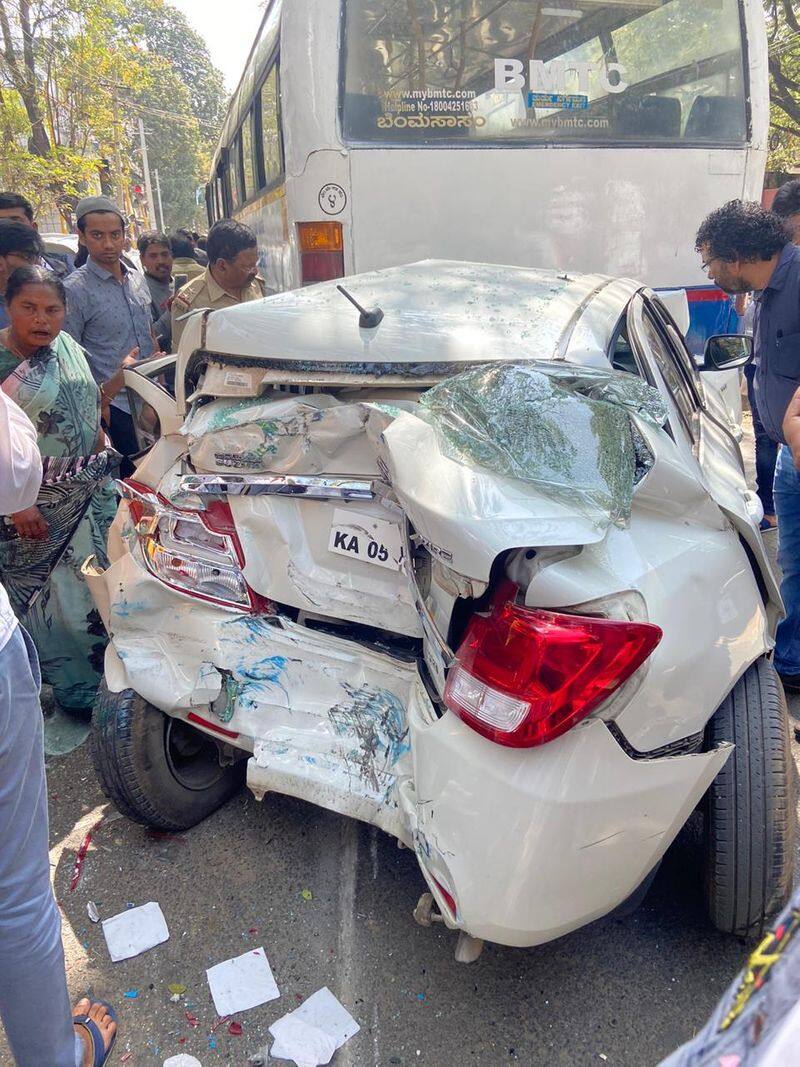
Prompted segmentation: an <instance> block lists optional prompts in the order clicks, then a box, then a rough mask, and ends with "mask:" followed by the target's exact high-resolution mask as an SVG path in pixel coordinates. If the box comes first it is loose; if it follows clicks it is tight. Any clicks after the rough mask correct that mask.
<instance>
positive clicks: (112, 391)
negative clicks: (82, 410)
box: [100, 348, 139, 425]
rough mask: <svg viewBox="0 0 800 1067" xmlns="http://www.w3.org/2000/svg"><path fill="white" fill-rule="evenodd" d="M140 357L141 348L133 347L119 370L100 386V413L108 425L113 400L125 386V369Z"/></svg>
mask: <svg viewBox="0 0 800 1067" xmlns="http://www.w3.org/2000/svg"><path fill="white" fill-rule="evenodd" d="M138 358H139V349H138V348H132V349H131V350H130V352H129V353H128V354H127V356H125V358H124V359H123V360H122V364H121V366H120V368H119V370H118V371H116V372H115V373H114V374H112V375H111V377H110V378H109V379H108V381H105V382H103V384H102V385H101V386H100V413H101V416H102V419H103V422H104V423H105V424H106V425H108V420H109V418H110V416H111V401H112V400H113V399H114V397H115V396H116V395H117V393H119V392H121V391H122V389H123V388H124V386H125V369H126V368H127V367H132V366H133V365H134V364H135V363H136V362H137V360H138Z"/></svg>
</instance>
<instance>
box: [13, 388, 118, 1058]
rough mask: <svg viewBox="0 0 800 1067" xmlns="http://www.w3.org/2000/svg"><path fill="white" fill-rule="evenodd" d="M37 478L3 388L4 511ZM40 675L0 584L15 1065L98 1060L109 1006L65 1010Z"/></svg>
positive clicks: (22, 499)
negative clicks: (40, 701) (48, 804)
mask: <svg viewBox="0 0 800 1067" xmlns="http://www.w3.org/2000/svg"><path fill="white" fill-rule="evenodd" d="M41 478H42V461H41V459H40V458H39V449H38V447H37V444H36V430H35V429H34V428H33V425H32V424H31V422H30V420H29V419H28V416H27V415H26V414H25V413H24V412H23V411H22V410H21V408H19V407H17V405H16V404H15V403H14V402H13V401H12V400H10V399H9V398H8V397H7V396H6V395H5V393H4V392H3V391H2V389H0V516H2V515H13V514H14V513H15V512H18V511H22V510H23V509H24V508H29V507H30V506H31V505H32V504H33V503H34V501H35V500H36V496H37V493H38V491H39V483H40V481H41ZM0 521H2V520H0ZM39 684H40V676H39V664H38V660H37V658H36V649H35V648H34V647H33V642H32V641H31V639H30V638H29V637H28V635H27V634H26V633H25V631H24V630H23V629H22V627H21V626H20V625H19V624H18V623H17V620H16V618H15V617H14V614H13V612H12V610H11V606H10V604H9V601H8V596H7V594H6V591H5V589H4V588H3V586H2V584H0V1018H2V1021H3V1026H4V1027H5V1031H6V1037H7V1038H8V1043H9V1045H10V1046H11V1053H12V1055H13V1057H14V1062H15V1063H16V1064H17V1065H18V1067H102V1065H103V1064H104V1063H105V1062H106V1060H107V1059H108V1056H109V1054H110V1052H111V1048H112V1046H113V1043H114V1037H115V1034H116V1029H117V1026H116V1022H115V1017H114V1013H113V1011H111V1009H110V1008H109V1007H108V1005H106V1004H104V1003H103V1002H102V1001H98V1002H95V1003H94V1004H93V1003H91V1002H90V1001H89V999H88V997H86V998H84V999H83V1000H81V1001H80V1002H79V1003H78V1004H77V1005H76V1007H75V1010H74V1011H71V1010H70V1006H69V999H68V997H67V976H66V974H65V971H64V950H63V948H62V947H61V920H60V919H59V915H58V909H57V907H56V902H55V898H54V896H53V890H52V887H51V885H50V858H49V854H48V849H49V847H50V842H49V833H48V825H47V783H46V781H45V775H44V745H43V723H42V709H41V706H40V704H39Z"/></svg>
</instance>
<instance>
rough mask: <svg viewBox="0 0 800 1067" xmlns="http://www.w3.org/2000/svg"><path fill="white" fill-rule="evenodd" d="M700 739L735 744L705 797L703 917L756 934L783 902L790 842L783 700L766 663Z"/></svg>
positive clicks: (789, 765)
mask: <svg viewBox="0 0 800 1067" xmlns="http://www.w3.org/2000/svg"><path fill="white" fill-rule="evenodd" d="M706 737H707V743H708V747H709V748H713V747H714V746H715V745H718V744H719V743H720V742H723V741H729V742H732V743H733V744H734V745H735V746H736V747H735V749H734V751H733V752H732V754H731V756H730V758H729V759H728V761H727V763H726V764H725V766H724V767H723V768H722V770H721V771H720V773H719V774H718V775H717V777H716V779H715V780H714V782H713V783H712V785H711V788H710V789H709V791H708V794H707V796H706V805H705V839H704V853H705V891H706V903H707V906H708V912H709V915H710V917H711V921H712V922H713V923H714V925H715V926H716V927H717V928H718V929H720V930H723V931H724V932H725V933H729V934H736V935H737V936H739V937H754V936H759V935H760V934H762V933H763V931H764V929H765V927H766V925H767V923H768V922H769V919H770V918H771V917H772V916H773V915H774V914H775V913H776V912H777V911H778V910H779V909H780V908H782V907H783V906H784V904H785V903H786V901H787V900H788V898H789V894H790V892H791V886H792V873H793V869H794V857H795V842H796V837H797V821H796V799H795V794H796V770H795V766H794V761H793V759H792V754H791V747H790V742H789V724H788V717H787V713H786V700H785V698H784V695H783V689H782V687H781V684H780V681H779V680H778V676H777V673H776V671H775V668H774V667H773V666H772V664H771V663H770V662H768V661H767V660H766V659H760V660H758V661H757V662H756V663H754V664H753V665H752V666H751V667H750V668H749V669H748V670H747V671H746V672H745V674H744V675H743V676H742V678H740V679H739V681H738V682H737V683H736V685H735V686H734V688H733V690H732V691H731V693H729V694H728V696H727V697H726V699H725V701H724V702H723V703H722V705H721V706H720V707H719V708H718V710H717V711H716V712H715V714H714V716H713V717H712V719H711V720H710V722H709V724H708V727H707V732H706Z"/></svg>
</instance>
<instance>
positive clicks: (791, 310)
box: [696, 200, 800, 692]
mask: <svg viewBox="0 0 800 1067" xmlns="http://www.w3.org/2000/svg"><path fill="white" fill-rule="evenodd" d="M696 248H697V251H698V252H699V253H700V255H701V256H702V257H703V266H704V268H705V269H706V270H707V271H708V277H709V278H710V280H711V281H712V282H714V283H715V284H716V285H718V286H719V287H720V289H723V290H724V291H725V292H726V293H732V294H733V293H746V292H755V293H756V294H757V295H756V296H755V315H754V319H753V349H754V361H755V367H756V370H755V392H756V401H757V404H758V411H759V414H760V416H761V421H762V423H763V425H764V429H765V430H766V432H767V434H769V436H770V437H771V438H772V440H773V441H776V442H777V443H778V445H779V446H780V448H779V451H778V460H777V464H776V467H775V484H774V493H773V495H774V498H775V511H776V513H777V516H778V531H779V551H778V563H779V564H780V567H781V572H782V574H783V580H782V583H781V594H782V596H783V601H784V604H785V606H786V618H785V619H784V620H783V621H782V622H781V624H780V625H779V627H778V632H777V636H776V645H775V666H776V668H777V670H778V673H779V674H780V676H781V678H782V680H783V684H784V688H786V689H789V690H792V691H796V692H800V472H799V471H798V470H797V469H796V468H795V466H794V463H793V461H792V452H791V449H790V448H789V447H788V445H787V439H786V437H785V436H784V429H783V427H782V423H783V421H784V416H785V415H786V411H787V408H788V406H789V402H790V400H791V399H792V396H793V394H794V392H795V390H796V389H797V387H798V386H799V385H800V247H798V246H797V245H794V244H792V240H791V234H790V232H789V230H788V228H787V227H786V224H785V222H784V220H782V219H781V218H779V216H778V215H775V214H773V213H772V212H770V211H765V210H764V208H762V207H761V206H760V205H759V204H755V203H743V202H742V201H741V200H731V201H730V202H729V203H727V204H725V205H724V206H723V207H721V208H718V209H717V210H716V211H712V213H711V214H710V215H709V216H708V218H707V219H706V220H705V221H704V222H703V224H702V225H701V226H700V229H699V230H698V232H697V240H696Z"/></svg>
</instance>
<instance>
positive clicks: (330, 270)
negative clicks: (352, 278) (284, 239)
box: [297, 222, 344, 285]
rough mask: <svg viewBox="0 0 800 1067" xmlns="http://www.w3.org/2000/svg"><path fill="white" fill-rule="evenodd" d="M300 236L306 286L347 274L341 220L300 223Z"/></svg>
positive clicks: (302, 271)
mask: <svg viewBox="0 0 800 1067" xmlns="http://www.w3.org/2000/svg"><path fill="white" fill-rule="evenodd" d="M297 239H298V245H299V248H300V279H301V282H302V284H303V285H312V284H313V283H314V282H327V281H330V280H331V279H332V278H343V277H344V251H343V242H342V224H341V222H298V223H297Z"/></svg>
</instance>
